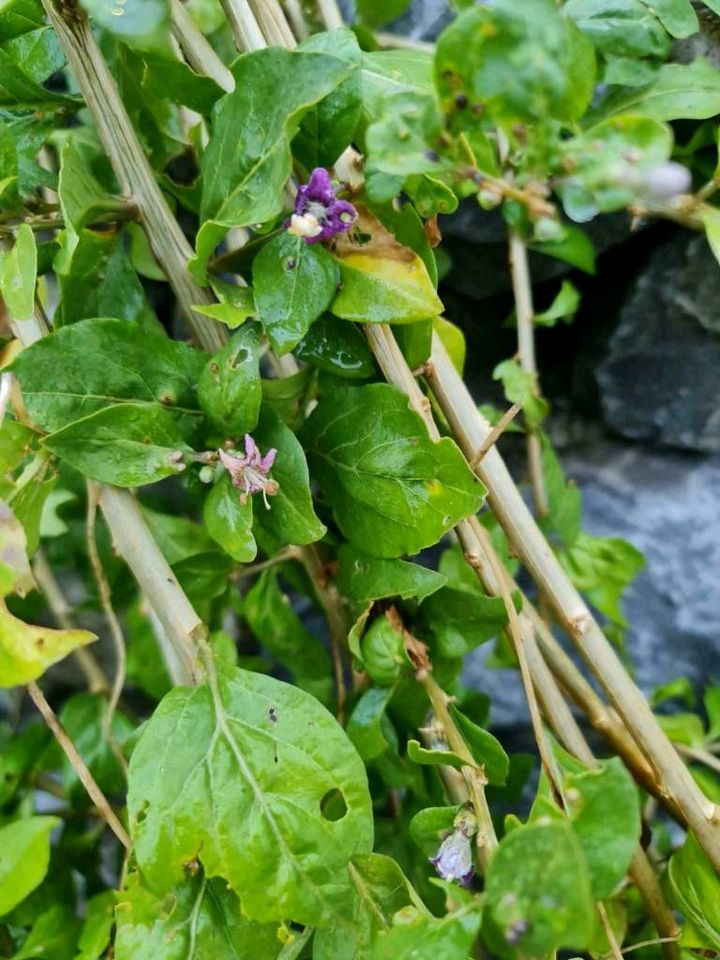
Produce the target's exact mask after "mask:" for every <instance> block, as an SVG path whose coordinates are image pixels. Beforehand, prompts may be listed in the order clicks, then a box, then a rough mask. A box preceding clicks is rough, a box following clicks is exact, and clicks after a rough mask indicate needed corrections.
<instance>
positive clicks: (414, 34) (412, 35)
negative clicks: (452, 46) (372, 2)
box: [339, 0, 452, 40]
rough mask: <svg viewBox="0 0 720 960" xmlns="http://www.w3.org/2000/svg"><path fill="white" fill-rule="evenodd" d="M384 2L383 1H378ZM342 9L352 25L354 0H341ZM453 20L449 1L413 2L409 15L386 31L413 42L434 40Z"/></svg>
mask: <svg viewBox="0 0 720 960" xmlns="http://www.w3.org/2000/svg"><path fill="white" fill-rule="evenodd" d="M378 2H380V3H381V2H382V0H378ZM339 6H340V9H341V10H342V13H343V17H344V18H345V22H346V23H352V21H353V19H354V14H355V3H354V0H340V2H339ZM451 19H452V12H451V8H450V2H449V0H412V3H411V4H410V8H409V9H408V11H407V13H405V14H404V15H403V16H402V17H399V18H398V19H397V20H394V21H393V22H392V23H390V24H388V25H387V27H386V28H385V29H387V30H388V31H389V32H391V33H396V34H397V35H398V36H400V37H408V38H409V39H411V40H434V39H435V38H436V37H437V35H438V34H439V33H440V31H441V30H443V29H444V28H445V27H446V26H447V25H448V23H450V20H451Z"/></svg>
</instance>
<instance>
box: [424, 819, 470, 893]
mask: <svg viewBox="0 0 720 960" xmlns="http://www.w3.org/2000/svg"><path fill="white" fill-rule="evenodd" d="M476 833H477V820H476V819H475V815H474V814H473V813H471V812H470V811H469V810H461V811H460V813H459V814H458V815H457V816H456V817H455V820H454V822H453V831H452V833H450V834H448V836H447V837H445V839H444V840H443V842H442V843H441V844H440V849H439V850H438V852H437V856H434V857H431V858H430V863H431V864H432V865H433V866H434V867H435V869H436V870H437V872H438V873H439V875H440V876H441V877H442V878H443V880H451V881H452V880H458V881H459V882H460V883H461V884H462V885H463V886H464V887H466V886H467V885H468V884H469V883H470V880H471V879H472V875H473V869H474V868H473V858H472V838H473V837H474V836H475V834H476Z"/></svg>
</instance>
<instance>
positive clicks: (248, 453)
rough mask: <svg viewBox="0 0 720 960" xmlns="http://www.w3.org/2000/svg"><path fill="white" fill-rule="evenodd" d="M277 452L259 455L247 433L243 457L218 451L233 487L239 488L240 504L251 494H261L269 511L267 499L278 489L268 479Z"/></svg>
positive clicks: (271, 451) (277, 486) (269, 451)
mask: <svg viewBox="0 0 720 960" xmlns="http://www.w3.org/2000/svg"><path fill="white" fill-rule="evenodd" d="M276 455H277V450H274V449H273V450H268V452H267V453H266V454H265V456H264V457H263V456H261V455H260V450H259V448H258V445H257V444H256V443H255V441H254V440H253V438H252V437H251V436H250V434H249V433H246V434H245V456H244V457H239V456H237V455H236V454H234V453H227V452H226V451H225V450H218V456H219V457H220V462H221V463H222V465H223V466H224V467H225V469H226V470H227V472H228V473H229V474H230V477H231V479H232V484H233V486H234V487H240V488H241V489H242V493H241V494H240V502H241V503H242V504H245V503H247V498H248V496H249V495H250V494H252V493H262V495H263V500H264V502H265V506H266V507H267V508H268V509H270V504H269V503H268V502H267V498H268V497H274V496H275V494H276V493H277V492H278V490H279V489H280V486H279V484H278V482H277V480H272V479H271V478H270V477H268V473H269V471H270V468H271V467H272V465H273V464H274V463H275V457H276Z"/></svg>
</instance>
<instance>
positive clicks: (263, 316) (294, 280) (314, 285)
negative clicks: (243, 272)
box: [253, 232, 340, 355]
mask: <svg viewBox="0 0 720 960" xmlns="http://www.w3.org/2000/svg"><path fill="white" fill-rule="evenodd" d="M339 282H340V273H339V271H338V268H337V265H336V263H335V262H334V260H333V258H332V257H331V256H330V254H329V253H328V252H327V250H326V249H325V248H324V247H323V246H322V245H321V244H309V243H305V241H304V240H302V239H301V238H300V237H294V236H292V235H291V234H290V233H288V232H283V233H281V234H280V235H279V236H277V237H275V238H274V239H273V240H271V241H270V242H269V243H267V244H266V245H265V246H264V247H263V248H262V250H261V251H260V253H259V254H258V255H257V257H256V258H255V260H254V261H253V284H254V287H255V303H256V305H257V311H258V316H259V318H260V320H261V321H262V323H263V325H264V327H265V330H266V332H267V335H268V337H269V338H270V343H271V344H272V346H273V349H274V350H275V352H276V353H277V354H278V355H282V354H283V353H287V352H288V350H292V348H293V347H295V346H297V344H298V343H299V342H300V341H301V340H302V338H303V337H304V336H305V334H306V333H307V332H308V330H309V329H310V325H311V324H312V322H313V320H317V318H318V317H319V316H320V314H321V313H323V312H324V311H325V310H327V308H328V307H329V306H330V304H331V302H332V299H333V297H334V296H335V291H336V290H337V286H338V283H339Z"/></svg>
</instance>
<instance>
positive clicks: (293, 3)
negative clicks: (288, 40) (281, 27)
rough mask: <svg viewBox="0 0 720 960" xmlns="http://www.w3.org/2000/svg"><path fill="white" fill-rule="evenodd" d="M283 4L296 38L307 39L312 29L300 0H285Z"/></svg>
mask: <svg viewBox="0 0 720 960" xmlns="http://www.w3.org/2000/svg"><path fill="white" fill-rule="evenodd" d="M283 6H284V7H285V16H286V17H287V18H288V23H289V24H290V26H291V27H292V32H293V34H294V36H295V39H296V40H297V41H298V42H300V41H301V40H306V39H307V38H308V37H309V36H310V31H309V30H308V25H307V23H305V15H304V13H303V9H302V3H301V2H300V0H284V4H283Z"/></svg>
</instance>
